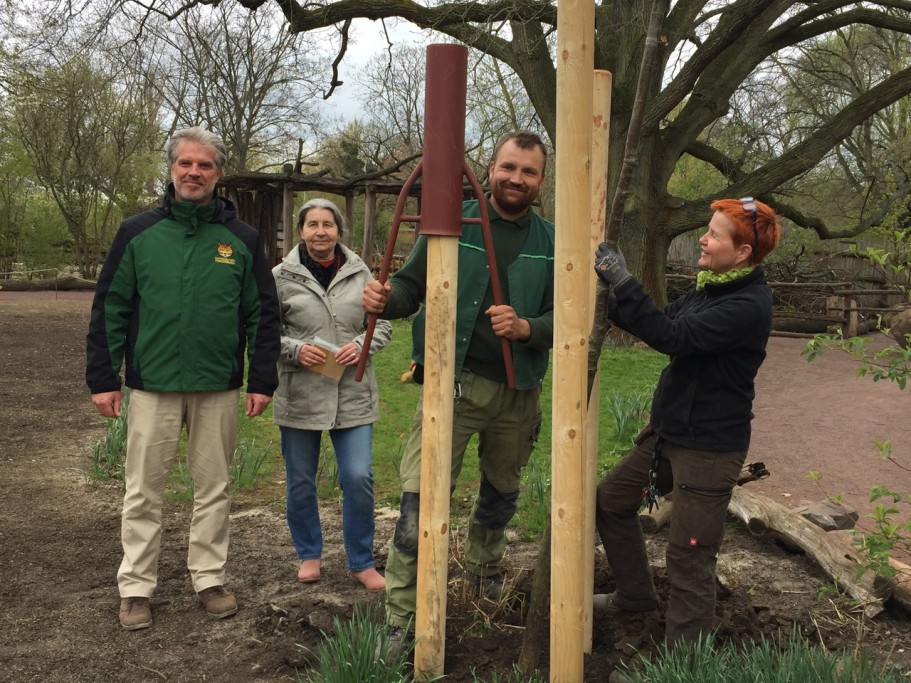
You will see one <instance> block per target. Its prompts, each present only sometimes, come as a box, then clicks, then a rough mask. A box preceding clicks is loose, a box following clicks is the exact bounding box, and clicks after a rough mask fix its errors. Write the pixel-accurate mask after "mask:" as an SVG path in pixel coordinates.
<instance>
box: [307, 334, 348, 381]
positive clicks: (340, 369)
mask: <svg viewBox="0 0 911 683" xmlns="http://www.w3.org/2000/svg"><path fill="white" fill-rule="evenodd" d="M311 344H312V345H313V346H315V347H317V348H318V349H321V350H322V351H323V353H325V354H326V362H325V363H320V364H319V365H308V366H307V369H308V370H312V371H313V372H315V373H316V374H318V375H322V376H323V377H328V378H329V379H331V380H333V381H335V382H338V381H339V380H340V379H341V378H342V375H343V374H345V368H346V367H347V366H345V365H342V364H340V363H339V362H337V361H336V360H335V352H336V351H338V350H339V348H340V347H339V346H336V345H335V344H333V343H332V342H327V341H326V340H325V339H320V338H319V337H316V338H315V339H314V340H313V341H312V342H311Z"/></svg>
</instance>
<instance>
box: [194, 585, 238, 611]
mask: <svg viewBox="0 0 911 683" xmlns="http://www.w3.org/2000/svg"><path fill="white" fill-rule="evenodd" d="M199 599H200V600H201V601H202V604H203V605H204V606H205V608H206V614H208V615H209V616H210V617H212V618H213V619H224V618H225V617H230V616H231V615H232V614H237V600H235V599H234V596H233V595H231V594H230V593H229V592H228V591H226V590H225V587H224V586H212V587H211V588H206V589H205V590H201V591H199Z"/></svg>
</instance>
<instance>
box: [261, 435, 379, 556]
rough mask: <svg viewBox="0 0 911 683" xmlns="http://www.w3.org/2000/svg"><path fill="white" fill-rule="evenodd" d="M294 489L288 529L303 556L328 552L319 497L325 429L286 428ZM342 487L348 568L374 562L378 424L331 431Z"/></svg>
mask: <svg viewBox="0 0 911 683" xmlns="http://www.w3.org/2000/svg"><path fill="white" fill-rule="evenodd" d="M279 429H280V430H281V435H282V455H284V457H285V479H286V482H287V492H288V506H287V507H288V528H289V529H290V530H291V539H292V540H293V541H294V549H295V550H296V551H297V557H298V559H300V560H315V559H318V558H319V557H320V555H321V554H322V552H323V530H322V528H321V527H320V521H319V505H318V504H317V498H316V475H317V471H318V469H319V455H320V452H319V451H320V440H321V439H322V436H323V432H322V431H317V430H309V429H294V428H293V427H280V428H279ZM329 438H331V439H332V446H333V448H334V449H335V459H336V462H337V463H338V476H339V483H340V484H341V487H342V495H343V498H342V533H343V534H344V541H345V554H346V555H347V557H348V570H349V571H352V572H357V571H361V570H363V569H368V568H369V567H372V566H373V534H374V521H373V425H372V424H366V425H360V426H358V427H350V428H348V429H331V430H329Z"/></svg>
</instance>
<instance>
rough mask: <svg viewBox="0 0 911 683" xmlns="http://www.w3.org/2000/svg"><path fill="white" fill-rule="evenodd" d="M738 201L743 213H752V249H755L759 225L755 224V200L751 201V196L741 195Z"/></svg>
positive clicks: (757, 242) (757, 243)
mask: <svg viewBox="0 0 911 683" xmlns="http://www.w3.org/2000/svg"><path fill="white" fill-rule="evenodd" d="M740 203H741V204H743V210H744V212H745V213H752V214H753V251H756V248H757V247H758V246H759V227H758V226H757V224H756V216H757V213H756V202H755V201H753V198H752V197H741V198H740Z"/></svg>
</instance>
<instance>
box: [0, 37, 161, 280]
mask: <svg viewBox="0 0 911 683" xmlns="http://www.w3.org/2000/svg"><path fill="white" fill-rule="evenodd" d="M60 57H61V60H62V61H60V62H58V63H47V62H43V63H35V62H23V61H22V60H16V59H13V58H10V59H8V60H5V62H4V83H5V85H6V87H7V89H8V93H9V98H8V101H7V104H8V106H9V114H10V122H11V124H10V132H11V133H12V134H13V135H15V136H16V137H17V138H18V139H19V141H20V142H21V144H22V146H23V147H24V148H25V150H26V152H27V155H28V158H29V161H30V162H31V165H32V167H33V171H34V174H35V177H36V178H37V179H38V181H39V182H40V183H41V184H42V185H43V186H44V187H45V188H46V189H47V191H48V192H50V194H51V196H53V198H54V201H55V202H56V204H57V206H58V207H59V209H60V212H61V214H62V215H63V217H64V219H65V221H66V225H67V229H68V230H69V232H70V234H71V235H72V237H73V240H74V251H75V254H74V256H75V260H76V265H77V266H78V268H79V270H80V271H81V272H82V274H83V275H84V276H85V277H94V276H95V275H96V274H97V271H98V267H99V266H100V264H101V261H102V259H103V256H104V250H105V249H106V248H107V245H108V243H109V242H110V240H111V237H112V235H113V232H114V230H115V229H116V227H117V225H118V224H119V222H120V220H121V218H122V216H123V215H125V214H127V213H131V212H133V210H134V209H135V207H136V206H137V205H144V204H145V205H147V203H148V193H147V188H146V185H145V181H146V180H147V179H148V178H149V177H150V176H154V175H155V174H156V172H157V170H158V167H159V165H160V154H161V153H160V151H159V150H160V148H161V147H160V145H161V142H162V139H161V128H160V126H159V122H158V112H159V109H160V105H161V103H160V101H159V100H158V99H157V97H156V94H155V93H154V92H152V91H150V90H149V88H148V87H147V81H146V79H144V78H135V77H131V75H130V74H128V73H125V72H122V71H117V70H114V69H112V68H105V65H103V64H97V63H94V62H93V61H92V59H90V58H89V57H86V56H84V55H79V54H77V55H61V56H60ZM107 66H108V67H110V66H111V65H107Z"/></svg>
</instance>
